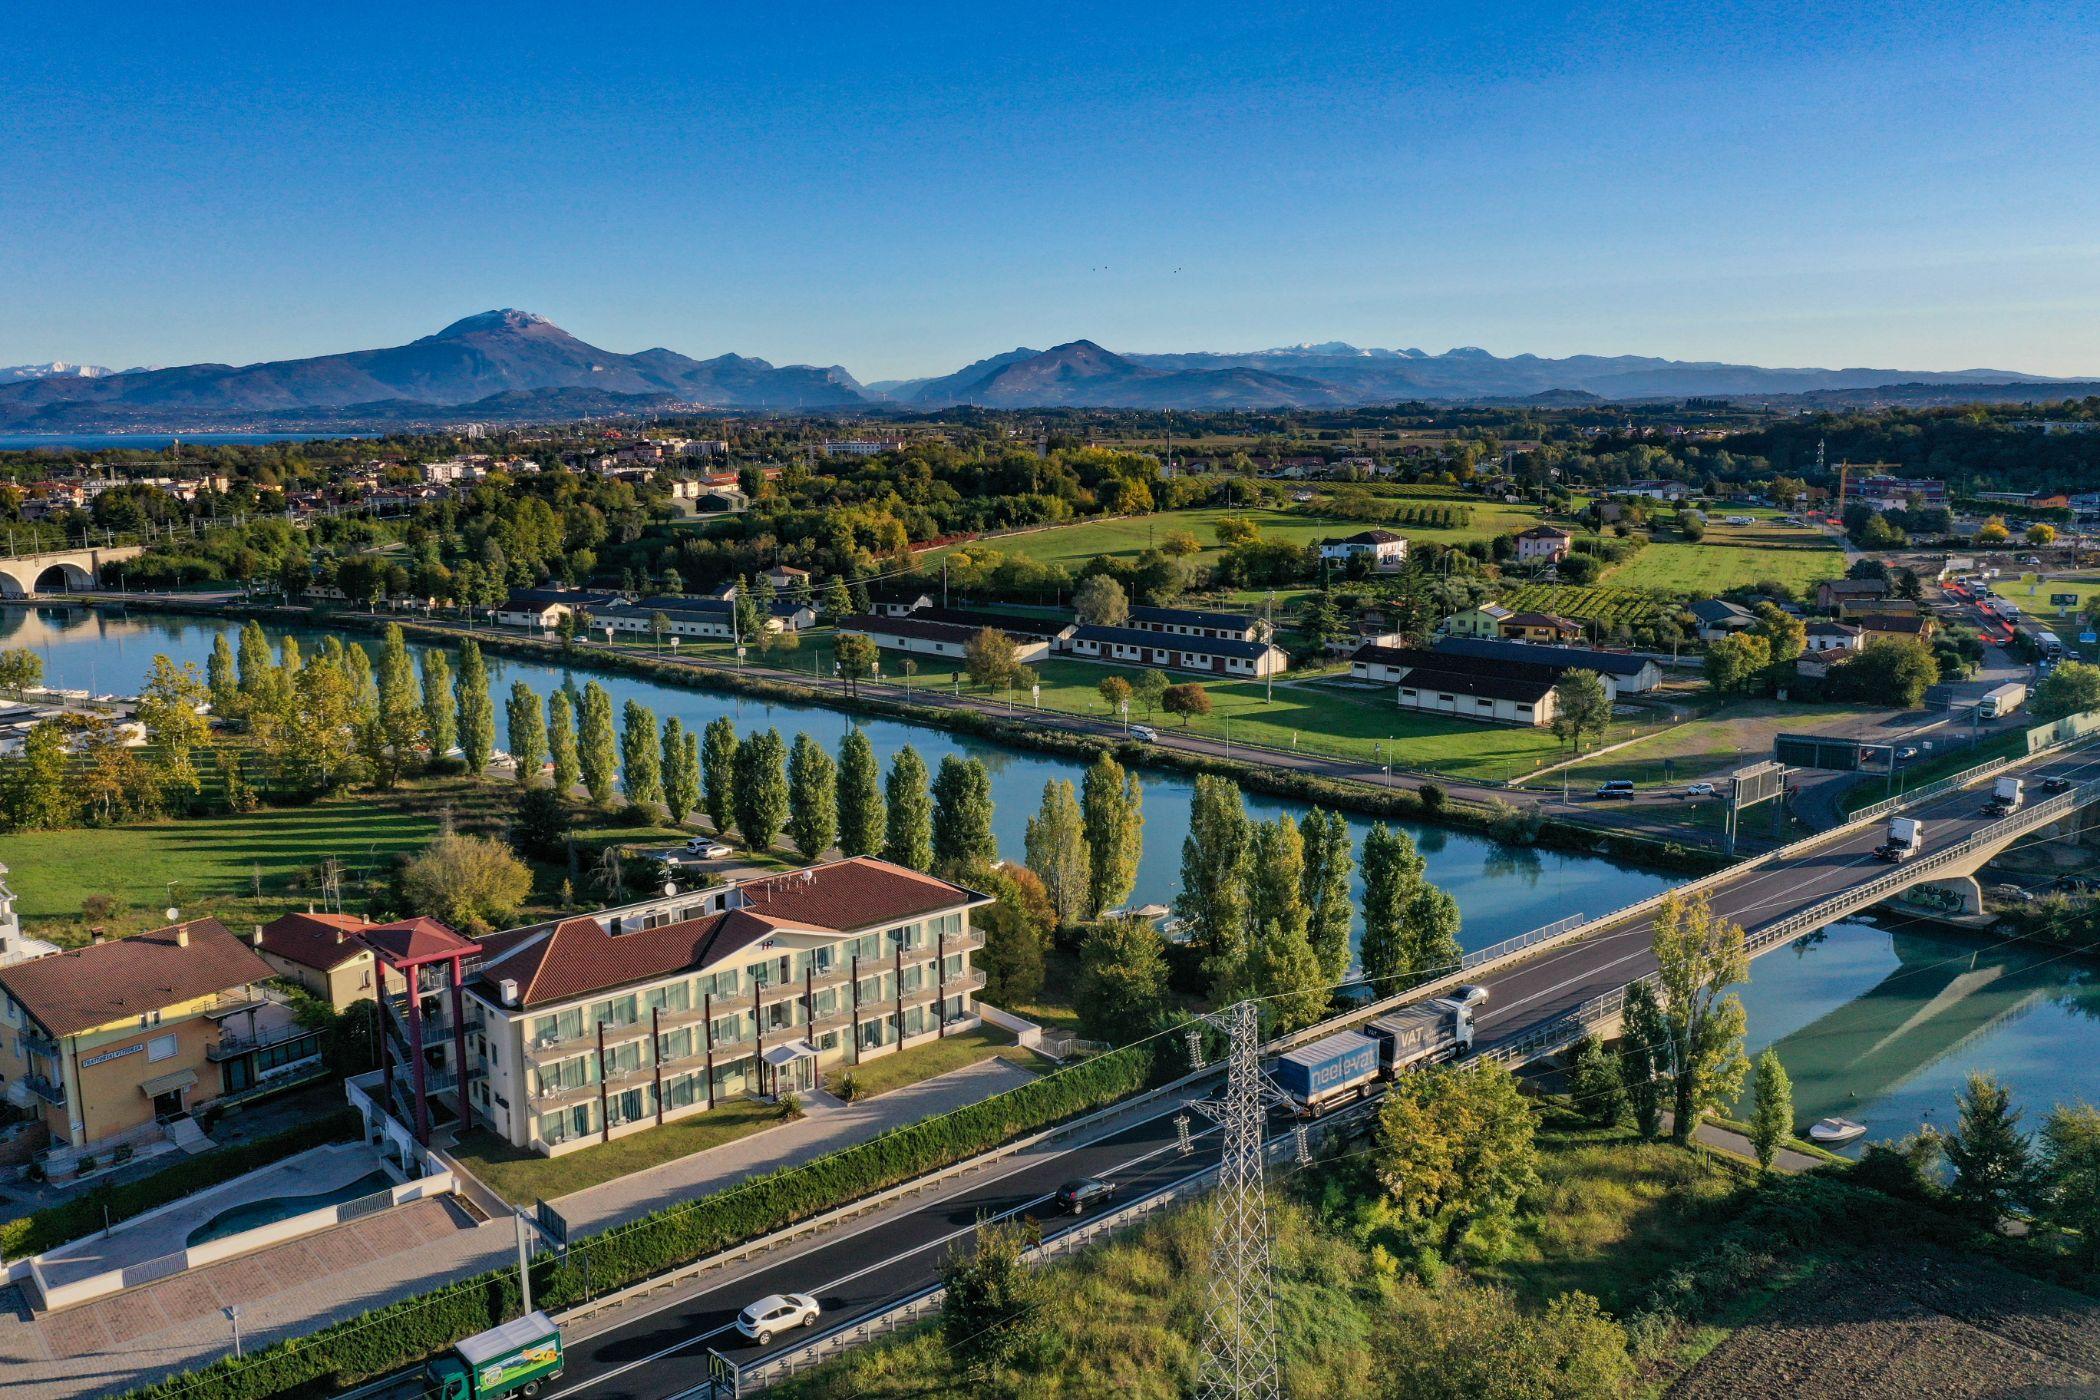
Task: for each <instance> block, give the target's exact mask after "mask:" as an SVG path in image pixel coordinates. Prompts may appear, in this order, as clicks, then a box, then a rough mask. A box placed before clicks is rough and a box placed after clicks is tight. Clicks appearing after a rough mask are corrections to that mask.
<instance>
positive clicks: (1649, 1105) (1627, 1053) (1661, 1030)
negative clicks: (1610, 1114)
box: [1619, 979, 1669, 1138]
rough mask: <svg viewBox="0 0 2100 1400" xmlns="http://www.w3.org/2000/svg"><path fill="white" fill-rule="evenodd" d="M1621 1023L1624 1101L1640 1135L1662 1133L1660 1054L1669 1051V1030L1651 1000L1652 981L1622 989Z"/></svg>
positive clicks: (1662, 1054)
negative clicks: (1624, 993)
mask: <svg viewBox="0 0 2100 1400" xmlns="http://www.w3.org/2000/svg"><path fill="white" fill-rule="evenodd" d="M1620 1019H1621V1021H1622V1022H1623V1023H1624V1025H1625V1031H1624V1034H1623V1035H1622V1036H1621V1038H1620V1040H1619V1079H1620V1081H1621V1082H1622V1083H1623V1084H1624V1085H1625V1086H1626V1102H1627V1104H1628V1106H1629V1107H1631V1108H1632V1110H1633V1122H1634V1126H1636V1127H1637V1128H1639V1129H1640V1130H1641V1136H1642V1137H1644V1138H1655V1137H1659V1136H1660V1135H1661V1134H1662V1115H1663V1088H1664V1085H1663V1075H1662V1065H1663V1063H1664V1059H1663V1057H1664V1056H1666V1055H1667V1054H1668V1053H1669V1048H1668V1043H1669V1030H1668V1028H1667V1027H1666V1026H1665V1025H1664V1024H1663V1013H1662V1004H1661V1003H1660V1002H1658V1001H1657V1000H1656V999H1655V984H1654V983H1653V982H1649V981H1647V980H1645V979H1643V980H1642V981H1639V982H1636V983H1634V984H1633V985H1632V986H1631V987H1628V988H1627V989H1626V1007H1625V1010H1624V1011H1623V1012H1622V1013H1621V1015H1620Z"/></svg>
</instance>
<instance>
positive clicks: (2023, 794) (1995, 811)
mask: <svg viewBox="0 0 2100 1400" xmlns="http://www.w3.org/2000/svg"><path fill="white" fill-rule="evenodd" d="M2026 800H2027V785H2026V784H2025V783H2023V782H2021V781H2020V780H2019V779H2018V778H2000V779H1999V780H1998V781H1997V782H1995V783H1993V784H1992V785H1991V800H1990V801H1989V802H1987V803H1985V804H1984V808H1983V814H1984V815H1985V816H1987V817H2002V816H2005V815H2006V814H2007V813H2009V812H2017V811H2018V810H2020V804H2021V803H2023V802H2025V801H2026Z"/></svg>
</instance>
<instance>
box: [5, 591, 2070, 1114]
mask: <svg viewBox="0 0 2100 1400" xmlns="http://www.w3.org/2000/svg"><path fill="white" fill-rule="evenodd" d="M222 629H224V630H228V631H231V630H233V629H232V628H231V627H230V626H229V625H228V624H225V623H220V622H216V621H210V620H203V619H192V618H183V617H174V616H163V615H156V614H150V613H139V614H133V615H131V616H120V615H111V614H106V613H100V612H96V611H94V610H90V609H86V608H68V607H63V606H53V607H35V608H19V607H16V608H5V609H0V646H10V647H13V646H29V647H34V648H35V649H36V650H37V651H38V652H39V653H40V654H41V655H42V656H43V657H44V659H45V676H46V682H47V684H51V685H55V686H65V687H84V688H87V689H90V690H94V691H97V692H102V691H115V692H118V693H128V692H129V691H130V690H131V689H132V688H134V687H135V686H136V684H137V683H138V681H139V679H140V677H141V676H143V675H144V673H145V671H146V670H147V668H148V666H149V665H150V663H151V661H152V658H153V655H154V653H156V652H165V653H167V654H168V655H169V656H170V657H172V658H173V659H175V660H177V661H190V662H194V663H195V664H196V665H197V667H198V669H199V670H200V671H202V669H203V666H204V661H205V658H206V657H207V656H208V655H209V653H210V651H211V644H212V638H213V636H214V635H215V634H216V633H217V632H219V631H220V630H222ZM272 635H273V637H274V636H275V635H278V634H277V633H276V632H275V631H273V633H272ZM296 635H298V636H299V639H300V643H301V645H302V646H311V645H314V644H317V643H318V641H319V640H320V638H321V636H322V635H324V634H322V633H319V632H312V631H303V630H302V631H298V632H297V633H296ZM345 636H346V640H351V641H361V642H365V643H367V644H370V643H371V642H372V641H373V639H372V638H371V636H370V634H367V633H361V632H360V633H350V634H345ZM488 661H489V671H490V679H491V689H492V691H493V692H494V695H495V699H496V708H497V713H498V715H499V716H500V715H501V714H502V713H503V701H504V695H505V692H507V691H508V689H509V687H510V683H511V681H513V680H515V679H518V678H523V679H524V680H525V681H526V683H527V684H529V685H531V686H532V687H533V688H534V689H535V690H537V691H538V692H539V693H540V694H541V696H542V697H544V696H546V695H547V694H549V693H551V692H552V691H553V690H554V688H555V687H556V686H559V685H560V684H562V682H563V681H564V679H566V678H567V677H568V676H569V675H570V674H571V673H570V672H569V671H568V670H566V669H564V668H561V667H557V666H550V665H546V664H543V663H540V662H527V661H520V660H517V659H514V658H510V657H506V656H500V655H496V654H494V653H491V654H489V656H488ZM574 674H575V679H576V683H577V685H578V686H579V687H580V686H581V685H583V684H584V682H585V681H587V680H589V679H592V678H593V675H594V674H595V673H592V672H589V671H588V670H587V669H581V668H579V669H578V670H577V671H576V672H575V673H574ZM596 679H598V680H599V682H600V683H601V684H602V685H604V686H605V688H606V689H607V690H608V691H609V692H610V693H611V695H612V697H613V701H614V705H615V708H616V709H617V707H618V706H619V704H620V703H622V702H623V701H625V700H627V699H629V698H633V699H637V700H639V701H641V702H642V703H644V704H646V705H648V706H650V707H651V708H652V709H654V710H655V711H656V713H657V716H658V718H659V719H661V718H663V717H666V716H669V715H676V716H678V717H679V719H680V720H682V721H683V722H684V723H685V724H686V725H688V726H689V727H692V728H695V729H697V728H699V727H701V726H703V725H705V724H706V723H707V722H708V721H709V720H712V719H714V718H715V717H716V716H718V715H722V714H727V715H729V716H730V717H732V718H733V719H734V720H735V721H736V724H737V728H738V731H739V732H740V733H748V732H750V731H751V730H753V729H757V728H764V727H766V726H768V725H771V726H773V727H775V728H778V729H779V730H780V731H781V733H782V734H783V735H784V736H786V737H787V738H789V739H792V738H793V736H794V734H795V733H796V732H797V731H806V732H807V733H808V734H809V735H810V736H811V737H812V738H814V739H816V740H818V741H819V742H821V743H823V744H824V745H825V746H826V747H828V748H831V749H833V750H834V751H835V750H836V747H837V744H838V741H839V739H840V738H841V737H842V736H843V735H844V734H845V732H846V730H847V728H848V727H849V725H852V724H854V723H860V724H861V725H862V727H864V728H865V729H866V730H867V732H868V735H869V738H870V739H871V740H872V741H873V743H874V746H875V750H876V753H877V755H878V757H879V758H880V760H881V762H882V763H883V764H884V766H885V767H887V764H888V762H889V758H890V756H891V755H892V754H894V753H895V752H896V751H897V750H898V749H899V748H901V747H902V746H903V745H905V744H907V743H909V744H912V745H914V746H915V747H916V748H917V749H918V750H919V752H920V755H921V756H922V757H924V758H925V759H926V760H927V764H928V767H929V768H931V767H936V766H938V764H939V762H940V758H941V756H942V755H943V754H946V753H951V752H955V753H964V754H969V755H973V756H975V757H977V758H980V759H982V760H983V761H984V763H985V765H986V767H987V768H988V769H989V770H990V772H991V778H992V787H993V796H994V798H995V801H996V804H997V810H996V814H995V819H994V823H993V826H994V829H995V832H996V834H997V836H998V839H999V847H1000V851H1001V853H1002V854H1004V855H1005V856H1007V857H1008V858H1009V859H1014V860H1018V859H1020V858H1021V854H1022V849H1023V832H1024V830H1025V828H1026V824H1027V820H1028V817H1029V816H1030V815H1031V814H1032V813H1033V812H1034V811H1035V809H1036V806H1037V804H1038V802H1039V801H1040V800H1041V796H1042V789H1043V784H1044V783H1045V782H1047V781H1049V780H1051V779H1053V778H1072V779H1074V780H1075V781H1076V779H1077V778H1078V777H1079V774H1080V772H1081V769H1080V767H1079V765H1077V764H1075V763H1073V762H1071V761H1069V760H1066V759H1062V758H1058V757H1054V756H1051V755H1047V754H1039V753H1034V752H1029V751H1025V750H1017V749H1009V748H1005V747H1003V746H1000V745H997V744H990V743H986V742H984V741H981V740H977V739H974V738H969V737H966V736H960V735H953V734H949V733H947V732H946V731H943V730H938V729H930V728H925V727H922V726H917V725H908V724H900V723H897V722H895V721H891V720H872V721H856V720H854V719H852V718H850V717H848V716H846V715H844V714H842V713H840V712H838V711H834V710H830V709H826V708H823V707H821V706H803V705H784V704H778V703H774V702H769V701H762V700H757V699H753V698H750V697H745V696H740V695H734V694H727V693H718V692H713V691H705V690H688V689H683V688H680V687H675V686H665V685H659V684H656V683H654V682H651V681H646V680H641V679H638V678H634V677H630V676H624V675H597V676H596ZM1141 776H1142V779H1143V782H1144V786H1145V843H1144V850H1143V855H1142V858H1141V860H1140V862H1139V867H1138V881H1137V888H1136V890H1135V892H1134V893H1133V895H1132V901H1133V902H1134V903H1146V902H1151V901H1159V902H1162V903H1164V902H1169V901H1171V900H1172V899H1173V897H1174V894H1175V892H1176V890H1177V889H1178V888H1179V883H1180V881H1179V868H1180V859H1181V838H1182V835H1183V833H1184V832H1185V831H1186V829H1187V825H1188V809H1189V802H1190V798H1191V794H1192V785H1191V783H1190V781H1189V780H1188V779H1186V778H1183V777H1180V776H1178V775H1175V774H1168V773H1157V772H1145V773H1143V774H1142V775H1141ZM1247 807H1248V810H1249V812H1250V814H1252V815H1254V816H1256V817H1268V816H1272V815H1274V814H1276V813H1278V812H1282V811H1294V812H1298V811H1302V807H1301V806H1300V804H1296V803H1289V802H1284V801H1280V800H1278V799H1274V798H1268V797H1262V796H1258V795H1257V796H1250V797H1249V798H1248V799H1247ZM1351 826H1352V828H1353V829H1354V831H1355V833H1356V837H1357V839H1358V840H1359V841H1361V839H1362V835H1363V832H1364V831H1365V829H1366V828H1367V827H1368V823H1367V822H1365V821H1363V820H1362V819H1359V818H1352V819H1351ZM1407 829H1408V831H1409V832H1410V834H1411V835H1412V836H1413V837H1414V839H1415V841H1416V843H1417V845H1418V846H1419V847H1420V848H1421V851H1422V854H1423V856H1424V858H1425V860H1426V861H1427V864H1428V872H1429V876H1430V878H1431V879H1433V880H1434V881H1436V883H1437V884H1439V885H1441V886H1442V887H1443V888H1445V889H1447V890H1449V891H1450V892H1451V894H1452V895H1453V897H1454V898H1456V899H1457V900H1458V903H1459V908H1460V910H1461V911H1462V913H1463V914H1464V917H1465V923H1464V929H1463V932H1462V936H1461V941H1462V942H1463V943H1464V944H1465V946H1466V947H1468V948H1477V947H1481V946H1484V945H1486V944H1488V943H1492V942H1495V941H1497V940H1499V939H1503V938H1508V937H1511V936H1513V935H1515V934H1519V933H1523V932H1525V931H1527V930H1529V929H1533V928H1536V927H1539V926H1540V925H1542V924H1547V923H1551V922H1553V921H1554V920H1556V919H1559V918H1562V917H1564V916H1566V915H1569V914H1576V913H1581V914H1588V915H1597V914H1603V913H1607V912H1609V911H1610V910H1612V909H1616V908H1619V907H1620V906H1622V905H1626V904H1630V903H1632V902H1634V901H1636V900H1639V899H1643V898H1645V897H1647V896H1648V895H1650V894H1653V893H1656V892H1658V891H1660V890H1662V889H1664V888H1665V887H1666V886H1667V885H1668V884H1669V883H1671V877H1668V876H1664V875H1659V874H1656V873H1654V872H1651V871H1645V870H1640V869H1637V868H1633V867H1629V866H1624V865H1620V864H1616V863H1614V862H1611V861H1607V860H1602V859H1598V858H1595V857H1590V856H1579V855H1570V854H1564V853H1560V852H1554V851H1541V850H1533V849H1528V848H1515V847H1509V846H1504V845H1500V844H1498V843H1496V842H1493V841H1489V840H1486V839H1484V838H1481V837H1478V836H1474V835H1470V834H1468V833H1464V832H1457V831H1450V830H1447V829H1445V828H1442V827H1436V826H1419V827H1408V828H1407ZM1359 893H1360V890H1359ZM1742 990H1743V1000H1744V1003H1745V1005H1746V1007H1747V1009H1748V1012H1749V1020H1750V1042H1751V1046H1750V1048H1751V1051H1752V1053H1756V1052H1757V1051H1759V1050H1761V1049H1763V1048H1764V1046H1766V1045H1768V1044H1777V1045H1779V1047H1780V1052H1781V1056H1782V1058H1783V1059H1784V1060H1785V1062H1786V1064H1787V1067H1788V1070H1789V1072H1790V1073H1791V1075H1792V1077H1793V1081H1794V1095H1795V1103H1796V1106H1797V1109H1798V1111H1799V1116H1800V1119H1801V1121H1802V1123H1803V1124H1804V1125H1805V1124H1806V1123H1808V1122H1812V1121H1814V1119H1816V1118H1819V1117H1823V1116H1825V1115H1827V1114H1832V1113H1840V1114H1843V1115H1844V1116H1846V1117H1850V1118H1857V1119H1860V1120H1861V1121H1864V1122H1866V1123H1867V1124H1868V1125H1869V1127H1870V1128H1872V1129H1873V1136H1874V1137H1875V1138H1881V1137H1885V1136H1888V1137H1893V1136H1900V1135H1902V1134H1903V1133H1905V1132H1909V1131H1912V1130H1913V1129H1915V1128H1916V1127H1917V1125H1918V1124H1919V1123H1920V1122H1921V1121H1925V1120H1926V1119H1927V1117H1928V1116H1929V1117H1930V1119H1931V1120H1933V1121H1940V1122H1944V1121H1946V1120H1948V1119H1949V1118H1950V1117H1951V1116H1952V1114H1953V1104H1954V1093H1955V1091H1956V1090H1957V1089H1958V1088H1959V1087H1960V1084H1961V1082H1962V1079H1963V1078H1964V1077H1965V1076H1966V1075H1967V1074H1968V1073H1969V1072H1970V1071H1971V1070H1977V1069H1981V1070H1989V1071H1991V1072H1994V1073H1997V1074H2000V1075H2001V1076H2002V1077H2004V1078H2005V1079H2006V1080H2007V1081H2008V1082H2010V1083H2011V1084H2013V1086H2014V1087H2015V1089H2016V1090H2017V1091H2018V1093H2019V1095H2020V1097H2021V1100H2022V1101H2023V1102H2025V1103H2027V1104H2029V1105H2032V1106H2033V1107H2034V1108H2035V1110H2036V1112H2035V1115H2034V1116H2037V1117H2038V1116H2039V1113H2040V1111H2042V1110H2044V1109H2046V1107H2047V1106H2048V1105H2049V1104H2051V1103H2053V1102H2056V1101H2058V1100H2066V1099H2076V1098H2084V1099H2096V1098H2100V1068H2096V1066H2100V965H2096V964H2094V963H2093V962H2090V961H2085V960H2080V959H2074V958H2063V957H2052V956H2051V955H2050V954H2049V953H2047V952H2046V951H2037V950H2034V949H2023V948H2017V947H2006V946H2002V945H1998V946H1994V945H1991V944H1990V943H1989V941H1988V940H1987V939H1986V938H1983V937H1978V938H1969V937H1965V936H1963V937H1957V936H1949V935H1944V934H1930V933H1923V932H1915V931H1904V930H1901V929H1890V928H1882V927H1876V926H1873V925H1869V924H1864V923H1847V924H1841V925H1837V926H1834V927H1833V928H1831V929H1829V930H1827V931H1825V933H1823V934H1822V935H1819V936H1816V937H1813V938H1810V939H1805V940H1802V941H1801V942H1800V943H1797V944H1795V945H1794V946H1793V947H1791V948H1788V949H1784V950H1780V951H1777V952H1773V953H1769V954H1767V955H1766V956H1765V957H1763V958H1761V959H1759V960H1758V961H1757V963H1756V964H1755V965H1754V978H1753V980H1752V982H1751V983H1750V984H1749V985H1747V986H1746V987H1744V988H1743V989H1742Z"/></svg>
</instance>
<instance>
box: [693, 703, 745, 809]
mask: <svg viewBox="0 0 2100 1400" xmlns="http://www.w3.org/2000/svg"><path fill="white" fill-rule="evenodd" d="M736 750H737V742H736V722H735V721H734V720H732V719H730V718H729V716H728V715H718V716H717V717H715V718H714V719H711V720H709V721H708V722H707V729H706V730H705V731H704V734H703V737H702V739H701V742H700V806H701V809H702V810H703V811H705V812H706V813H707V820H708V822H709V823H710V824H712V825H713V827H714V829H715V834H716V835H718V836H724V835H727V834H728V833H729V831H730V829H731V828H732V827H734V826H735V825H736Z"/></svg>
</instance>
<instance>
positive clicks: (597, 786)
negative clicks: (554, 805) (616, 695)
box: [576, 681, 620, 807]
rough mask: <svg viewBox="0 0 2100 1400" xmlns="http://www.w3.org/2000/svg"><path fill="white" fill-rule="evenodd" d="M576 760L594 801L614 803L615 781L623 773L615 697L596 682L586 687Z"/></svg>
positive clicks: (586, 789)
mask: <svg viewBox="0 0 2100 1400" xmlns="http://www.w3.org/2000/svg"><path fill="white" fill-rule="evenodd" d="M576 759H577V762H578V763H579V764H580V765H581V767H582V769H583V786H584V789H585V791H587V792H589V793H590V795H591V801H593V802H595V803H597V804H598V805H599V806H600V807H603V806H604V805H605V804H606V803H608V802H610V801H612V795H613V780H614V777H615V775H616V774H617V773H618V771H619V763H620V746H619V741H618V740H617V739H615V738H614V737H613V709H612V696H610V695H608V694H606V691H605V687H604V686H602V685H600V684H598V682H596V681H592V682H590V683H589V684H588V685H586V686H584V688H583V717H582V722H581V723H580V724H579V725H578V726H577V730H576Z"/></svg>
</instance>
